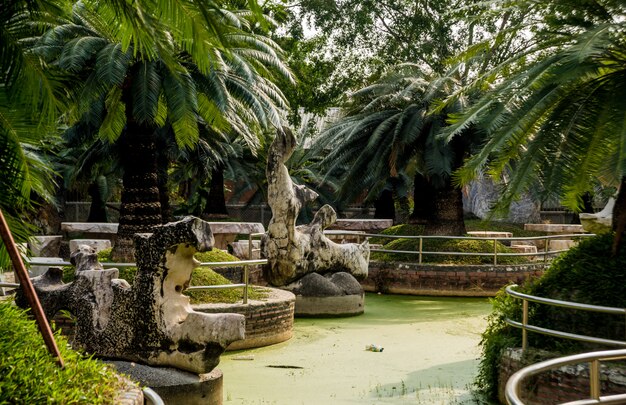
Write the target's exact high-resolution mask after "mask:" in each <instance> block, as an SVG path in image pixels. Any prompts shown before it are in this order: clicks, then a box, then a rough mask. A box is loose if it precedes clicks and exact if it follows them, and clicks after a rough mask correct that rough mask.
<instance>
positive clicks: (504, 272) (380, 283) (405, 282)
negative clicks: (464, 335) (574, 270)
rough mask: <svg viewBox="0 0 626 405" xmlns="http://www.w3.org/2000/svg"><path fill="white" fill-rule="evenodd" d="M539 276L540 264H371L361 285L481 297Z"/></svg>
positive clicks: (370, 288) (368, 288) (369, 288)
mask: <svg viewBox="0 0 626 405" xmlns="http://www.w3.org/2000/svg"><path fill="white" fill-rule="evenodd" d="M542 273H543V266H542V265H540V264H531V265H496V266H494V265H480V266H478V265H465V266H459V265H432V264H415V263H393V262H374V261H372V262H370V265H369V274H368V277H367V278H366V279H365V280H363V281H362V282H361V284H362V285H363V288H364V289H365V291H374V292H384V293H393V294H411V295H450V296H476V297H482V296H493V295H494V294H495V293H496V292H497V291H498V290H499V289H500V288H502V287H503V286H505V285H507V284H510V283H518V284H519V283H522V282H523V281H524V280H526V279H527V278H529V277H533V276H540V275H541V274H542Z"/></svg>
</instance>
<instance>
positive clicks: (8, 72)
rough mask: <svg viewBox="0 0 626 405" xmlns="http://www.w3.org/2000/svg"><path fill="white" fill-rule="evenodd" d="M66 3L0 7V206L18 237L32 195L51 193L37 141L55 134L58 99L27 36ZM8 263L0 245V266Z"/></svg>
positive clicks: (12, 1)
mask: <svg viewBox="0 0 626 405" xmlns="http://www.w3.org/2000/svg"><path fill="white" fill-rule="evenodd" d="M68 5H69V2H68V1H64V0H38V1H24V0H7V1H3V3H2V7H0V170H1V172H2V176H0V209H1V210H2V211H3V213H4V216H5V217H6V218H7V221H8V223H9V226H10V228H11V230H12V232H13V236H14V239H15V240H16V241H17V242H18V243H19V242H26V241H27V239H28V237H29V236H30V235H32V234H33V233H34V232H35V229H34V228H33V227H32V226H30V225H29V223H30V222H31V221H29V220H28V219H27V218H28V216H29V215H32V212H33V207H34V203H33V197H35V196H37V199H38V200H42V199H43V200H44V201H50V200H51V199H52V188H53V181H52V172H51V167H50V164H49V162H47V161H46V160H45V159H44V158H43V153H42V147H45V143H46V138H48V137H53V136H54V135H55V129H54V122H55V120H56V117H57V114H58V112H59V109H60V107H61V105H62V101H61V100H62V92H61V91H59V86H58V82H56V81H55V80H54V79H53V78H51V77H49V76H47V75H46V73H45V70H44V68H43V65H42V63H41V61H40V60H39V58H37V57H36V55H33V54H32V53H31V52H29V48H28V45H29V38H32V37H33V36H34V35H38V34H39V33H40V32H39V30H40V27H41V25H40V24H36V23H34V22H35V21H45V19H46V17H47V16H48V15H50V14H62V13H63V12H64V11H65V9H66V8H67V7H68ZM8 263H9V259H8V256H7V255H6V251H5V248H4V246H2V247H1V248H0V268H6V267H7V264H8Z"/></svg>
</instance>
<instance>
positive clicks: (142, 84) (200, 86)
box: [36, 0, 289, 260]
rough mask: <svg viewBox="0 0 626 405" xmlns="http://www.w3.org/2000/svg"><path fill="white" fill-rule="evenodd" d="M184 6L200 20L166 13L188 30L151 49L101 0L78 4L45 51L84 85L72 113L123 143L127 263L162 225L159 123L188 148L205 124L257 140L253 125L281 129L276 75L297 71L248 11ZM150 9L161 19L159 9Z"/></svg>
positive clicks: (123, 254)
mask: <svg viewBox="0 0 626 405" xmlns="http://www.w3.org/2000/svg"><path fill="white" fill-rule="evenodd" d="M178 5H179V6H181V7H183V6H185V7H191V8H192V9H193V11H194V13H195V14H193V13H192V16H194V15H195V16H196V18H198V19H199V21H195V20H193V19H192V20H191V21H186V20H180V21H178V20H176V19H175V21H174V20H170V19H167V18H166V19H164V21H165V22H170V23H172V24H174V23H175V22H176V21H178V22H180V23H181V24H183V26H167V25H161V26H160V28H161V30H162V32H161V33H159V34H157V35H158V36H159V38H160V41H159V42H154V43H153V44H152V47H146V46H145V43H142V44H141V47H139V45H137V46H135V44H134V43H133V42H132V40H131V42H130V43H128V44H125V42H124V41H125V38H126V37H124V36H123V35H120V33H119V30H120V27H121V22H120V21H119V20H118V19H117V18H118V16H117V15H115V14H110V13H107V12H108V11H109V9H108V8H107V4H104V5H102V4H100V3H99V2H96V1H84V2H79V3H77V4H76V5H75V6H74V13H73V17H72V20H64V21H60V23H59V24H57V25H56V26H55V27H53V28H52V29H51V30H49V31H48V32H47V33H46V34H45V35H44V36H43V37H42V38H41V40H40V42H39V43H38V45H37V47H36V52H38V53H39V54H40V55H42V56H43V57H44V58H45V59H46V60H47V61H49V63H50V66H52V67H53V68H56V69H58V70H60V71H62V72H63V73H64V74H69V75H70V80H71V81H72V82H73V83H79V85H78V86H73V95H74V97H75V100H76V103H75V107H74V109H73V110H72V111H71V112H70V113H69V114H68V115H69V116H70V117H78V119H79V122H80V120H81V119H83V118H84V117H93V116H99V117H100V119H99V120H98V122H96V126H97V127H98V136H99V137H100V138H102V139H107V140H109V141H112V142H113V141H115V142H118V143H119V146H120V147H119V150H120V151H121V156H120V160H121V163H122V167H123V168H124V177H123V184H124V188H123V191H122V207H121V211H120V227H119V230H118V236H117V241H116V245H115V249H114V255H115V256H116V258H118V259H124V260H129V259H132V254H133V248H132V239H131V238H132V235H134V234H135V233H137V232H148V231H150V228H151V227H152V226H154V225H157V224H160V223H161V222H162V218H163V217H162V212H161V202H160V197H159V181H158V170H157V152H158V150H157V144H156V142H157V139H158V138H157V136H156V133H157V130H158V129H159V128H162V127H166V126H167V127H169V128H171V131H172V132H173V134H174V136H175V139H176V143H177V145H178V146H179V147H180V148H183V149H184V148H190V147H193V145H195V143H196V142H197V141H198V138H199V134H200V129H199V123H205V124H206V125H209V126H210V127H211V128H213V129H214V130H216V131H225V130H229V131H230V130H232V131H237V132H239V133H242V134H243V136H244V137H245V138H246V139H247V140H249V142H251V143H253V142H254V136H253V134H254V131H252V130H250V129H249V123H253V124H254V122H262V123H263V124H264V125H268V123H273V124H275V125H277V124H278V122H279V119H278V113H277V111H276V105H281V106H282V105H284V100H283V98H282V94H281V93H280V90H279V89H277V88H276V87H275V86H274V85H273V84H272V82H271V81H270V80H269V78H268V77H269V76H270V75H269V73H268V72H270V71H271V69H272V68H276V70H278V71H279V72H280V73H282V74H286V75H289V73H288V71H287V69H286V68H285V67H284V65H283V64H282V61H281V59H280V57H279V52H280V51H279V49H278V47H277V46H276V45H275V44H274V43H273V42H271V41H270V40H269V39H267V38H265V37H262V36H261V35H257V34H254V33H252V32H251V31H250V29H249V27H250V26H251V25H250V24H251V22H250V21H249V20H248V19H247V18H248V16H249V13H248V14H245V13H236V12H232V11H228V10H222V9H218V8H217V7H216V5H217V3H216V2H213V1H208V0H207V1H200V2H193V3H191V4H184V5H181V4H178ZM148 11H149V12H151V13H152V14H145V15H150V16H152V17H156V15H157V14H156V13H157V10H144V12H148ZM185 11H186V12H189V9H187V8H185ZM163 12H165V11H163ZM174 12H176V10H174ZM145 15H144V17H145ZM207 21H208V22H210V23H211V24H212V25H210V26H209V29H207V27H206V25H207V24H208V22H207ZM132 38H135V37H132V36H131V39H132ZM191 42H193V44H196V43H197V44H196V45H193V44H190V43H191ZM208 45H210V46H208ZM93 108H97V109H99V110H98V111H96V113H94V112H93V111H91V110H92V109H93ZM241 115H243V117H241Z"/></svg>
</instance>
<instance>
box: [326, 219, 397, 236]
mask: <svg viewBox="0 0 626 405" xmlns="http://www.w3.org/2000/svg"><path fill="white" fill-rule="evenodd" d="M392 226H393V219H355V218H349V219H338V220H337V222H335V223H334V224H333V225H331V226H329V227H328V228H326V229H343V230H346V231H364V232H366V233H378V232H380V231H382V230H385V229H387V228H390V227H392Z"/></svg>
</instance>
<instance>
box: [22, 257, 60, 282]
mask: <svg viewBox="0 0 626 405" xmlns="http://www.w3.org/2000/svg"><path fill="white" fill-rule="evenodd" d="M29 261H30V262H37V263H40V264H35V265H31V266H30V267H29V268H28V275H29V276H31V277H37V276H41V275H42V274H44V273H45V272H46V271H48V269H49V268H50V267H61V266H63V263H64V262H65V260H63V259H62V258H60V257H31V258H30V259H29Z"/></svg>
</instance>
